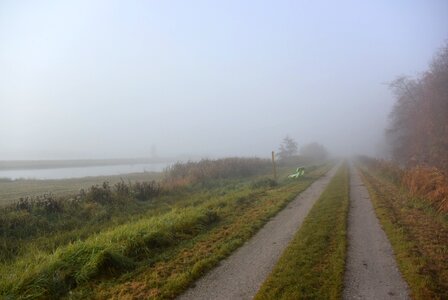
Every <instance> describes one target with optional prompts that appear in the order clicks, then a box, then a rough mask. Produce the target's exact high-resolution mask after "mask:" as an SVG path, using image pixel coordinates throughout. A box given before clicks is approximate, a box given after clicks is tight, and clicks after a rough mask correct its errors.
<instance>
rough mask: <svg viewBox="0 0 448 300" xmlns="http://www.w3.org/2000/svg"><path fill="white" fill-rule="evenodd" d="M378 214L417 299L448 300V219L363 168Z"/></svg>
mask: <svg viewBox="0 0 448 300" xmlns="http://www.w3.org/2000/svg"><path fill="white" fill-rule="evenodd" d="M361 172H362V177H363V180H364V182H365V184H366V186H367V188H368V190H369V194H370V197H371V199H372V202H373V206H374V208H375V211H376V214H377V216H378V218H379V219H380V222H381V224H382V227H383V229H384V231H385V232H386V234H387V236H388V238H389V240H390V242H391V244H392V247H393V249H394V253H395V257H396V259H397V262H398V266H399V269H400V271H401V273H402V274H403V276H404V278H405V279H406V281H407V282H408V284H409V287H410V289H411V293H412V297H413V298H414V299H448V216H447V215H446V214H443V213H437V212H436V210H435V209H434V208H433V207H432V206H431V205H430V202H428V201H425V200H424V199H419V198H415V197H412V196H411V195H410V194H409V193H408V192H407V191H405V190H403V189H400V188H399V187H398V186H397V185H396V184H394V183H393V182H392V181H391V180H390V179H388V178H386V177H385V176H382V175H381V174H379V173H376V172H373V171H371V170H369V169H367V168H361Z"/></svg>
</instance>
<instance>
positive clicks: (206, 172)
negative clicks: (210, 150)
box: [163, 157, 271, 188]
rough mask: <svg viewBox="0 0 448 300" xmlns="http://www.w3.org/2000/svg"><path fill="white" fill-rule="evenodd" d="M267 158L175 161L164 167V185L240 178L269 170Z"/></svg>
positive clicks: (171, 185)
mask: <svg viewBox="0 0 448 300" xmlns="http://www.w3.org/2000/svg"><path fill="white" fill-rule="evenodd" d="M270 168H271V163H270V161H269V160H268V159H261V158H239V157H233V158H223V159H217V160H209V159H203V160H201V161H199V162H191V161H189V162H186V163H180V162H178V163H175V164H173V165H171V166H169V167H168V168H166V169H165V178H164V180H163V185H164V187H167V188H173V187H178V186H185V185H188V184H195V183H200V182H205V181H207V180H212V179H226V178H232V177H236V178H241V177H247V176H251V175H254V174H258V173H260V172H264V171H267V170H270Z"/></svg>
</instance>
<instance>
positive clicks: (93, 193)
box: [86, 181, 113, 204]
mask: <svg viewBox="0 0 448 300" xmlns="http://www.w3.org/2000/svg"><path fill="white" fill-rule="evenodd" d="M86 197H87V199H88V200H89V201H92V202H96V203H99V204H109V203H112V202H113V199H112V190H111V188H110V184H109V182H107V181H105V182H103V184H102V185H93V186H91V187H90V189H89V190H88V191H87V194H86Z"/></svg>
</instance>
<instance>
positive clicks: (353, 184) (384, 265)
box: [343, 166, 409, 299]
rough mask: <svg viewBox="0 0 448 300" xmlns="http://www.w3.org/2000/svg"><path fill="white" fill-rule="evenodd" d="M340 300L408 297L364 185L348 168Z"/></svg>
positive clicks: (354, 171) (356, 174)
mask: <svg viewBox="0 0 448 300" xmlns="http://www.w3.org/2000/svg"><path fill="white" fill-rule="evenodd" d="M343 298H344V299H409V290H408V286H407V284H406V282H405V281H404V280H403V278H402V277H401V274H400V272H399V270H398V268H397V264H396V262H395V258H394V254H393V251H392V247H391V245H390V243H389V240H388V239H387V237H386V234H385V233H384V231H383V229H382V228H381V226H380V223H379V221H378V219H377V218H376V216H375V211H374V209H373V206H372V203H371V201H370V197H369V194H368V192H367V189H366V187H365V186H364V185H363V183H362V181H361V178H360V176H359V174H358V172H357V171H356V170H355V168H354V166H351V167H350V210H349V216H348V252H347V265H346V271H345V278H344V294H343Z"/></svg>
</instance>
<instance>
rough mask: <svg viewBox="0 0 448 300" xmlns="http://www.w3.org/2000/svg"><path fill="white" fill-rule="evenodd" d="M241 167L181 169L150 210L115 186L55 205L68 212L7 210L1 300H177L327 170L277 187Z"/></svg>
mask: <svg viewBox="0 0 448 300" xmlns="http://www.w3.org/2000/svg"><path fill="white" fill-rule="evenodd" d="M230 163H232V161H230ZM233 163H234V165H233V167H232V165H231V164H230V165H229V161H218V162H216V163H212V162H210V163H208V165H210V166H212V167H211V168H209V167H207V168H208V169H207V168H202V169H201V168H196V169H195V166H197V165H195V164H193V165H188V166H185V165H184V166H177V169H175V170H174V171H175V172H174V173H173V172H172V174H171V177H169V178H168V179H169V180H168V181H167V182H168V185H169V186H171V188H170V189H169V190H163V188H162V192H161V194H160V195H158V194H157V195H156V194H154V197H150V198H151V199H150V201H145V200H148V199H143V201H136V200H135V199H133V198H135V196H136V195H138V194H136V192H135V191H138V189H136V187H135V186H132V185H131V186H127V188H128V189H130V190H131V191H126V188H125V187H126V185H125V186H123V185H122V186H121V192H122V193H124V195H125V196H126V197H122V196H120V195H122V194H119V193H118V191H119V189H117V187H115V188H116V190H114V191H111V189H110V188H109V191H107V188H103V189H101V187H96V188H94V189H93V190H89V191H88V192H87V194H86V195H85V196H84V197H85V199H82V200H80V202H79V203H74V204H65V203H70V202H62V204H61V202H57V201H56V202H57V203H59V205H62V208H61V207H59V208H58V205H57V204H56V206H55V207H53V206H48V205H47V206H33V205H34V204H33V205H31V206H26V205H25V208H26V209H25V210H23V209H21V208H18V207H15V208H14V207H12V208H10V209H9V210H5V212H6V213H4V214H2V219H1V220H0V221H1V222H2V224H3V225H7V226H3V227H2V228H3V232H2V233H1V237H2V239H3V241H2V244H3V248H5V250H8V251H6V253H8V254H7V255H5V257H2V258H1V259H2V265H1V271H0V272H1V274H0V275H1V276H0V278H1V279H0V295H2V296H4V297H5V296H6V297H7V296H10V297H11V298H21V297H30V298H39V297H41V298H60V297H64V296H68V295H69V294H68V292H71V294H70V295H71V297H77V298H86V297H87V298H89V297H103V298H110V297H119V298H123V297H126V296H128V297H136V296H142V295H144V296H145V297H150V296H153V297H155V298H172V297H173V296H174V295H176V294H178V293H180V292H181V291H182V290H184V289H185V288H186V287H187V286H188V285H189V284H190V283H191V282H193V281H194V279H196V278H198V277H199V276H200V275H201V274H202V273H203V272H204V271H205V270H208V269H209V268H211V267H212V266H214V265H216V263H218V261H219V260H220V259H222V258H223V257H225V256H226V255H228V254H229V253H230V252H231V251H232V250H234V249H235V248H237V247H238V246H239V245H241V244H242V243H243V242H244V241H245V240H246V239H248V238H249V237H250V236H251V235H252V234H253V233H254V232H255V231H256V230H257V229H258V228H260V227H261V226H262V225H263V224H264V223H265V222H266V221H267V220H268V218H269V217H271V216H272V215H274V214H275V213H276V212H278V211H279V210H280V209H281V208H283V207H284V206H285V205H286V204H287V202H289V201H290V200H291V199H293V198H294V196H295V195H296V194H297V193H299V192H300V191H302V190H303V189H305V188H306V187H307V186H308V185H309V184H311V182H313V181H314V180H315V179H316V178H318V177H319V176H321V175H322V174H323V173H324V172H325V171H327V170H328V168H329V167H328V166H325V167H321V168H317V169H315V170H314V171H312V172H311V173H310V174H309V175H308V176H307V177H306V178H304V179H302V180H300V181H299V182H294V181H288V180H281V181H280V182H279V184H274V183H273V182H272V181H271V180H268V179H267V177H266V175H262V174H267V171H266V170H267V169H269V164H266V162H257V161H248V163H247V164H246V166H245V167H246V169H244V163H243V162H242V161H234V162H233ZM204 165H205V166H206V165H207V164H203V165H201V166H204ZM241 166H243V167H241ZM214 169H216V170H218V172H215V173H213V172H210V170H212V171H213V170H214ZM192 170H194V171H197V172H196V173H194V172H193V175H194V176H193V178H195V179H194V180H191V178H192V172H191V171H192ZM226 170H227V171H226ZM235 170H236V171H237V172H238V173H237V174H235ZM226 172H227V173H226ZM232 172H233V173H232ZM184 173H185V174H186V175H187V176H183V174H184ZM213 174H215V175H213ZM216 174H224V175H226V176H224V178H219V177H220V176H221V175H219V176H218V175H216ZM201 176H202V179H203V177H204V176H205V177H212V180H206V181H203V180H202V179H201ZM213 176H215V177H213ZM216 176H218V178H217V177H216ZM213 178H214V179H213ZM104 193H106V196H105V195H104ZM130 195H131V196H132V197H130ZM98 197H99V198H98ZM130 198H132V199H130ZM52 203H53V202H50V204H52ZM53 204H54V203H53ZM48 208H50V211H47V212H46V211H45V210H48ZM55 208H56V209H55ZM75 208H76V209H78V210H79V212H77V210H76V209H75ZM72 213H74V214H75V216H74V217H72V215H71V214H72ZM29 220H32V221H31V222H30V221H29ZM79 222H81V223H82V225H81V223H79ZM80 225H81V226H80ZM36 227H37V229H35V228H36ZM30 229H32V230H30ZM2 254H3V252H2Z"/></svg>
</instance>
